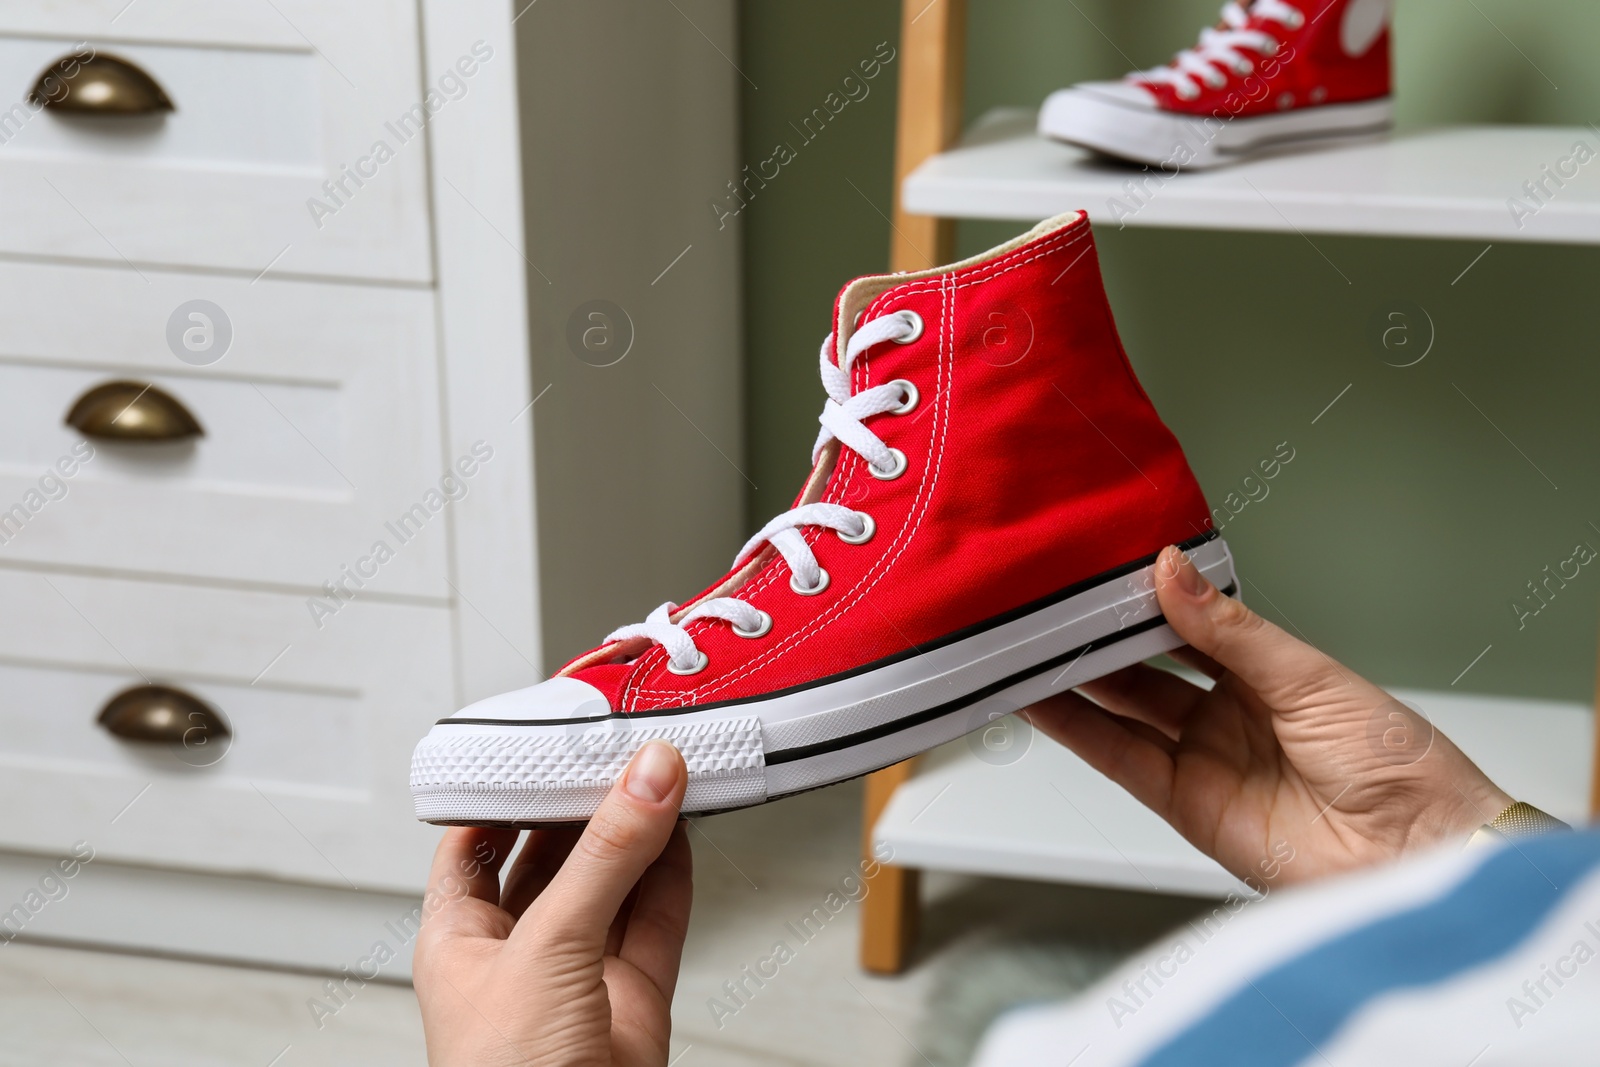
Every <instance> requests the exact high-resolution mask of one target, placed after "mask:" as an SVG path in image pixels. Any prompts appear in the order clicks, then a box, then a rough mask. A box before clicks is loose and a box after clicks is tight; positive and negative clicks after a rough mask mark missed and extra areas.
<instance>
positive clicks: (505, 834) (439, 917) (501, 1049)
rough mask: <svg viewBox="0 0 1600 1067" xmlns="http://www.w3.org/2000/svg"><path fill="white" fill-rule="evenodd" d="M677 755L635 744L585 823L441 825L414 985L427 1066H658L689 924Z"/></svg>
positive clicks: (683, 779) (682, 780) (657, 744)
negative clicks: (522, 834)
mask: <svg viewBox="0 0 1600 1067" xmlns="http://www.w3.org/2000/svg"><path fill="white" fill-rule="evenodd" d="M686 783H687V773H686V771H685V769H684V764H683V757H682V756H680V755H679V754H678V751H677V749H675V748H673V747H672V746H671V745H669V744H667V743H665V742H662V741H651V742H648V743H647V744H645V745H644V747H642V748H641V749H640V750H639V752H638V754H637V755H635V756H634V758H633V762H632V763H630V764H629V765H628V769H627V770H626V771H625V772H624V774H623V776H622V780H621V781H620V782H619V783H618V784H617V785H616V787H614V788H613V789H612V790H611V793H610V795H609V796H607V797H606V799H605V801H604V802H603V803H602V804H601V805H600V809H599V810H598V811H597V812H595V815H594V818H593V819H591V820H590V821H589V823H588V824H587V826H584V827H582V828H581V831H582V832H581V833H580V832H579V828H574V829H570V830H568V829H560V830H534V831H531V832H530V833H529V835H528V841H527V843H526V844H525V845H523V847H522V851H521V852H520V853H519V854H518V856H517V859H516V862H515V863H513V864H512V865H511V866H510V869H509V870H508V871H507V873H506V877H505V884H504V886H503V887H502V885H501V883H500V869H501V867H502V865H503V864H504V862H505V859H506V857H507V855H508V854H509V853H510V851H511V848H512V846H513V845H515V844H516V841H517V831H515V830H483V829H451V830H448V831H446V833H445V837H444V840H443V841H441V842H440V843H439V851H438V853H437V854H436V855H435V856H434V862H433V874H432V875H431V877H430V878H429V888H428V892H427V896H426V898H425V899H424V905H423V911H424V916H425V917H424V920H423V926H422V933H421V935H420V936H419V937H418V939H417V951H416V966H415V972H416V975H415V977H416V988H417V1000H418V1001H419V1002H420V1003H421V1005H422V1023H423V1028H424V1030H425V1031H426V1033H427V1039H428V1062H429V1063H430V1064H431V1065H432V1067H484V1065H499V1064H506V1065H510V1064H518V1065H525V1064H526V1065H543V1064H557V1063H560V1064H586V1065H587V1064H626V1065H630V1067H631V1065H635V1064H639V1065H643V1064H665V1063H666V1062H667V1038H668V1036H669V1035H670V1034H671V1030H672V1020H671V1009H672V991H673V987H674V986H676V985H677V981H678V962H679V959H680V957H681V956H682V953H683V939H684V935H685V934H686V933H687V931H688V927H689V904H690V899H691V897H692V893H693V891H692V888H691V885H690V862H691V861H690V855H689V841H688V838H687V837H686V836H685V832H684V827H683V824H681V823H679V822H678V806H679V805H680V804H681V803H682V802H683V791H684V788H685V786H686Z"/></svg>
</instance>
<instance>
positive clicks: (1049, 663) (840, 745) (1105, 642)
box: [766, 584, 1237, 767]
mask: <svg viewBox="0 0 1600 1067" xmlns="http://www.w3.org/2000/svg"><path fill="white" fill-rule="evenodd" d="M1236 591H1237V589H1236V587H1235V586H1234V585H1232V584H1229V586H1228V587H1227V588H1226V589H1224V590H1222V595H1223V596H1233V594H1234V593H1235V592H1236ZM1166 621H1167V617H1166V616H1165V615H1157V616H1156V617H1155V618H1153V619H1146V620H1145V621H1144V622H1141V623H1139V624H1138V625H1137V626H1129V627H1128V628H1127V629H1125V630H1118V631H1117V632H1116V633H1114V634H1107V635H1106V636H1105V637H1097V638H1095V639H1094V640H1093V641H1088V642H1085V643H1084V644H1081V645H1079V646H1078V647H1077V648H1071V649H1068V650H1067V651H1065V652H1063V653H1061V654H1060V655H1058V656H1051V657H1050V658H1049V659H1047V660H1044V661H1042V662H1039V663H1036V664H1034V665H1033V666H1032V667H1027V668H1024V669H1023V670H1020V671H1017V672H1016V673H1015V674H1012V675H1008V676H1007V677H1005V678H1001V679H1000V680H999V681H997V682H990V683H989V684H988V685H985V686H979V687H978V688H977V689H974V690H973V691H972V692H970V693H968V694H966V695H965V696H959V697H956V698H955V699H954V700H947V701H945V702H944V703H943V704H939V705H936V706H935V707H931V708H927V709H925V710H923V711H919V712H915V713H913V714H911V715H906V716H903V717H901V718H899V719H895V720H894V721H893V722H886V723H883V724H882V725H879V726H873V727H870V728H869V729H866V730H858V731H857V732H855V733H853V734H846V735H844V736H843V737H835V738H830V739H829V740H827V741H818V742H816V743H815V744H810V745H797V746H795V747H794V748H785V749H780V750H778V751H777V752H768V753H767V754H766V762H767V766H768V767H773V766H777V765H778V764H781V763H793V762H795V761H796V760H803V759H810V758H811V757H812V756H822V755H826V754H827V753H830V752H839V751H842V750H843V749H847V748H854V747H855V746H857V745H864V744H866V743H868V742H869V741H876V740H878V739H879V738H880V737H888V736H889V735H891V734H897V733H899V732H900V731H902V730H909V729H910V728H911V727H913V726H921V725H922V724H923V723H925V722H932V721H933V720H934V719H938V718H943V717H944V716H946V715H949V714H951V713H953V712H957V711H960V710H961V709H962V708H966V707H971V706H972V705H973V704H976V703H977V702H978V701H980V700H984V699H986V698H988V697H991V696H993V695H994V694H996V693H998V692H1000V691H1001V690H1003V689H1009V688H1011V687H1012V686H1014V685H1016V684H1017V683H1019V682H1025V681H1027V680H1028V679H1030V678H1035V677H1037V676H1039V675H1041V674H1044V673H1045V672H1046V671H1052V670H1054V669H1055V668H1057V667H1059V666H1061V665H1062V664H1064V663H1065V664H1070V663H1074V662H1076V661H1077V660H1078V659H1079V658H1081V657H1083V656H1087V655H1088V654H1089V653H1091V652H1098V651H1099V650H1100V649H1103V648H1110V647H1111V646H1112V645H1115V644H1118V643H1119V642H1122V641H1125V640H1127V639H1128V638H1130V637H1134V636H1137V635H1138V634H1142V633H1148V632H1149V631H1151V630H1154V629H1155V628H1156V627H1157V626H1163V625H1165V624H1166Z"/></svg>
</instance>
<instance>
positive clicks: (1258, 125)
mask: <svg viewBox="0 0 1600 1067" xmlns="http://www.w3.org/2000/svg"><path fill="white" fill-rule="evenodd" d="M1393 124H1394V104H1393V103H1392V102H1391V101H1390V99H1389V98H1388V97H1383V98H1381V99H1378V100H1367V101H1363V102H1361V103H1359V104H1323V105H1318V106H1314V107H1303V108H1298V109H1296V110H1293V111H1283V112H1279V113H1277V114H1270V115H1256V116H1252V117H1249V118H1227V117H1222V118H1215V117H1211V116H1196V115H1179V114H1175V113H1173V112H1170V111H1159V110H1156V109H1153V108H1147V107H1140V106H1138V105H1135V104H1129V103H1126V102H1123V101H1118V100H1114V99H1112V98H1110V97H1108V96H1103V95H1101V94H1099V93H1096V92H1094V91H1093V90H1086V89H1062V90H1060V91H1059V92H1055V93H1052V94H1050V96H1049V97H1048V98H1047V99H1046V100H1045V102H1044V107H1043V108H1042V109H1041V110H1040V112H1039V132H1040V133H1041V134H1043V135H1044V136H1046V137H1053V138H1055V139H1056V140H1058V141H1066V142H1067V143H1068V144H1075V145H1078V146H1079V147H1081V148H1089V149H1093V150H1094V151H1096V152H1100V153H1102V154H1104V155H1108V156H1115V157H1116V158H1118V159H1124V160H1129V161H1131V162H1134V163H1143V164H1146V165H1147V166H1151V167H1161V168H1163V169H1165V170H1167V171H1168V172H1171V173H1176V172H1177V171H1178V170H1180V169H1182V170H1204V169H1206V168H1208V167H1216V166H1220V165H1223V164H1226V163H1236V162H1239V161H1241V160H1244V159H1249V158H1252V157H1254V156H1261V155H1269V154H1276V153H1279V152H1289V151H1299V150H1303V149H1306V148H1311V147H1328V146H1331V145H1333V144H1344V143H1349V142H1352V141H1362V140H1371V139H1373V138H1376V137H1381V136H1383V135H1384V134H1385V133H1386V132H1388V130H1389V128H1390V127H1391V126H1392V125H1393Z"/></svg>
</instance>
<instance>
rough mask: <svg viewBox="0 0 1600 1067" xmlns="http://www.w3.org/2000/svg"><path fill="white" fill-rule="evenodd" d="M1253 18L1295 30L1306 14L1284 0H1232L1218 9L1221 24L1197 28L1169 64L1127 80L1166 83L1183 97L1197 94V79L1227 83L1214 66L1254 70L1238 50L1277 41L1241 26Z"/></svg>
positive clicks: (1265, 51) (1270, 46)
mask: <svg viewBox="0 0 1600 1067" xmlns="http://www.w3.org/2000/svg"><path fill="white" fill-rule="evenodd" d="M1253 18H1261V19H1271V20H1272V21H1273V22H1276V23H1278V24H1279V25H1281V26H1283V27H1284V28H1285V29H1288V30H1291V31H1292V30H1298V29H1299V28H1300V27H1301V26H1303V25H1305V21H1306V17H1305V15H1303V14H1301V13H1300V11H1299V9H1297V8H1295V7H1291V6H1290V5H1289V4H1286V3H1284V0H1255V3H1253V4H1251V5H1250V6H1249V8H1248V9H1247V8H1245V7H1242V6H1240V5H1239V4H1238V3H1237V2H1236V0H1229V3H1228V4H1227V5H1226V6H1225V7H1224V8H1223V9H1222V26H1223V28H1218V27H1215V26H1208V27H1206V28H1205V29H1204V30H1201V31H1200V44H1199V45H1198V46H1197V47H1195V48H1186V49H1184V50H1183V51H1182V52H1179V53H1178V54H1177V55H1176V56H1174V57H1173V58H1172V65H1170V66H1165V67H1156V68H1155V69H1154V70H1145V71H1140V72H1138V73H1136V74H1130V75H1128V78H1129V80H1133V81H1144V82H1155V83H1157V84H1159V85H1170V86H1172V87H1173V89H1174V90H1176V91H1177V94H1178V95H1179V96H1180V97H1182V98H1183V99H1185V100H1193V99H1194V98H1195V97H1197V96H1199V95H1200V85H1199V83H1200V82H1204V83H1205V84H1206V85H1207V86H1209V87H1210V88H1212V89H1220V88H1222V87H1223V86H1224V85H1226V84H1227V83H1228V79H1227V76H1226V75H1225V74H1223V73H1222V71H1220V70H1219V69H1217V68H1218V67H1227V68H1228V69H1229V70H1231V71H1233V72H1234V73H1235V74H1237V75H1239V76H1240V77H1246V76H1248V75H1249V74H1250V73H1251V72H1253V71H1254V70H1255V63H1254V61H1252V60H1251V59H1250V58H1249V57H1248V56H1246V55H1244V54H1243V53H1241V52H1240V51H1239V49H1241V48H1248V49H1250V50H1251V51H1254V52H1257V53H1260V54H1262V55H1269V56H1270V55H1273V54H1275V53H1276V52H1277V51H1278V40H1277V38H1275V37H1273V36H1272V35H1271V34H1270V33H1264V32H1262V31H1261V30H1252V29H1245V27H1246V26H1247V25H1248V24H1249V22H1250V20H1251V19H1253Z"/></svg>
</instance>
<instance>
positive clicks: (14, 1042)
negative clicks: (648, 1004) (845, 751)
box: [0, 785, 1190, 1067]
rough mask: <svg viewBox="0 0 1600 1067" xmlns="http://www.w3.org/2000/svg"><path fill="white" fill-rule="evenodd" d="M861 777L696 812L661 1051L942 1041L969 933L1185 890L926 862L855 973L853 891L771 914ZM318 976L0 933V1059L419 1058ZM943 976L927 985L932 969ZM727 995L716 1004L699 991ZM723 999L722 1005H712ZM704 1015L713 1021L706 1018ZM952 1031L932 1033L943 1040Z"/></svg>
mask: <svg viewBox="0 0 1600 1067" xmlns="http://www.w3.org/2000/svg"><path fill="white" fill-rule="evenodd" d="M859 803H860V797H859V787H858V786H856V785H848V786H840V787H837V788H834V789H828V790H823V791H819V792H816V793H811V794H807V795H805V796H801V797H796V798H793V799H791V800H787V801H784V802H782V803H779V804H773V805H769V806H766V807H763V808H758V809H753V810H751V811H747V812H738V813H734V814H731V815H725V816H718V817H714V818H710V819H706V820H704V821H700V822H697V823H696V824H695V829H694V830H692V831H691V836H692V838H693V840H694V847H695V863H696V897H695V916H694V922H693V925H692V928H691V931H690V937H689V944H688V948H687V953H686V959H685V963H684V968H683V975H682V978H681V981H680V984H679V989H678V998H677V1004H676V1009H675V1012H674V1020H675V1033H674V1039H673V1054H674V1057H675V1059H674V1060H673V1064H674V1067H721V1065H724V1064H729V1065H731V1064H740V1065H749V1064H763V1065H764V1064H772V1065H806V1067H810V1065H819V1067H820V1065H832V1064H841V1065H842V1064H850V1065H852V1067H854V1065H859V1064H862V1063H870V1064H874V1065H895V1064H924V1063H927V1062H933V1061H937V1060H940V1059H941V1057H940V1054H939V1052H938V1051H937V1050H936V1049H934V1048H933V1046H932V1045H928V1048H927V1050H926V1051H924V1050H921V1049H919V1048H918V1047H917V1046H918V1044H928V1043H929V1042H933V1041H937V1040H938V1039H939V1035H937V1034H936V1033H932V1032H931V1031H930V1029H929V1027H930V1023H929V1018H928V1016H929V1012H928V1011H927V1002H928V1000H929V998H930V996H931V995H933V994H934V993H935V992H936V990H938V989H940V988H943V987H947V986H948V985H949V981H948V979H949V977H950V971H951V970H952V968H955V967H957V965H958V964H959V962H960V961H961V960H963V958H964V957H963V955H962V953H963V951H964V950H965V949H967V948H970V947H971V946H972V945H973V944H974V943H975V942H982V941H984V940H985V939H987V940H989V941H993V940H995V939H996V938H1002V937H1005V936H1010V937H1012V938H1014V939H1016V940H1017V941H1018V943H1036V942H1037V941H1038V940H1039V938H1040V937H1041V936H1045V937H1054V938H1057V939H1058V940H1059V939H1062V938H1064V939H1065V940H1066V941H1067V942H1072V941H1073V940H1074V939H1075V938H1081V939H1084V940H1086V941H1087V942H1103V941H1104V940H1105V938H1106V937H1107V930H1108V929H1114V930H1118V931H1120V933H1119V934H1118V935H1117V939H1118V940H1119V943H1123V944H1136V943H1138V942H1139V941H1140V940H1142V939H1144V938H1147V937H1150V936H1153V935H1154V934H1156V933H1157V932H1159V931H1160V930H1161V929H1163V928H1164V927H1165V926H1167V925H1169V924H1171V923H1174V922H1176V921H1178V920H1179V919H1180V918H1181V917H1182V915H1183V914H1184V913H1185V911H1186V910H1187V909H1188V907H1190V905H1189V904H1188V903H1186V902H1183V901H1179V900H1173V899H1168V898H1160V897H1153V896H1148V895H1141V894H1116V893H1111V892H1106V891H1090V890H1074V889H1069V888H1064V887H1053V886H1042V885H1032V884H1027V883H1017V882H1001V881H990V880H976V879H970V878H964V877H956V876H945V877H942V878H941V877H935V878H930V879H929V882H928V885H927V889H926V897H927V905H926V908H925V924H924V925H925V932H924V936H923V939H922V950H921V954H920V956H919V959H918V963H917V965H916V966H915V967H913V968H912V969H911V970H910V971H909V972H908V973H907V974H906V975H903V976H900V977H897V978H893V979H881V978H871V977H868V976H866V975H864V974H862V973H861V971H860V970H859V968H858V967H857V966H856V962H855V953H856V939H857V932H858V922H859V909H858V907H857V906H855V905H853V904H852V905H850V906H848V907H846V908H845V909H844V910H843V911H842V912H840V913H839V914H838V915H837V916H836V917H835V918H833V919H831V920H830V921H829V922H828V923H827V925H826V926H824V927H823V928H822V929H821V930H820V932H818V933H816V934H815V935H812V936H811V937H810V940H806V941H802V940H801V939H800V938H799V937H797V936H796V934H795V932H794V931H793V930H791V929H790V928H789V926H788V925H786V924H795V925H796V926H797V925H798V923H799V920H800V919H801V917H802V916H805V915H807V914H809V913H810V912H811V911H812V909H813V908H814V907H817V906H819V905H821V904H822V902H823V899H824V898H825V897H826V896H827V894H828V893H829V891H830V890H832V889H835V888H837V887H838V885H839V883H840V880H841V879H843V878H845V877H846V876H847V875H850V874H852V873H853V872H854V871H855V865H856V862H857V849H858V847H859V845H858V837H857V834H858V827H859V823H858V819H859V811H860V808H859ZM780 940H782V941H784V942H786V943H787V944H789V945H790V947H791V948H793V949H794V951H795V958H794V959H793V960H792V961H791V962H790V963H788V964H787V965H785V966H784V967H783V968H782V969H781V970H780V971H779V973H778V975H777V977H776V978H773V979H771V980H770V981H768V982H767V983H766V985H765V986H764V987H763V988H761V989H759V990H758V991H757V992H756V993H755V995H754V996H752V997H749V998H748V999H747V1001H746V1002H745V1003H744V1005H743V1006H740V1005H738V1004H737V1003H735V1002H734V1001H732V1000H731V999H730V998H729V997H728V995H727V993H726V992H725V990H724V989H723V984H724V983H725V982H728V981H730V980H734V979H738V978H739V977H740V969H741V968H742V967H743V966H745V965H747V964H753V963H754V962H755V961H756V960H757V959H758V958H760V957H763V956H766V955H768V954H769V953H770V952H771V950H772V947H773V944H774V942H776V941H780ZM322 981H323V979H321V978H318V977H314V976H311V975H303V974H286V973H279V972H270V971H258V970H249V969H244V968H232V967H222V966H214V965H208V964H199V963H191V962H183V961H175V960H162V959H149V958H144V957H138V956H129V955H118V954H111V953H101V952H90V951H83V950H79V949H68V948H57V947H50V946H41V945H27V944H22V943H14V944H9V945H0V1033H3V1034H4V1035H5V1037H4V1039H0V1064H3V1065H7V1067H9V1065H13V1064H18V1065H20V1064H27V1065H30V1067H32V1065H39V1064H63V1063H70V1064H74V1065H83V1067H99V1065H102V1064H104V1065H107V1067H146V1065H149V1067H189V1065H201V1064H204V1065H208V1067H209V1065H227V1067H309V1065H320V1064H328V1065H334V1064H338V1065H343V1067H349V1065H365V1064H373V1065H383V1067H404V1065H411V1064H418V1065H420V1064H423V1063H425V1062H426V1061H425V1058H424V1054H423V1046H422V1029H421V1024H420V1022H419V1020H418V1016H417V1010H416V1004H415V1001H414V1000H413V998H412V994H411V990H410V989H409V987H402V986H380V985H376V984H374V985H369V986H367V987H366V988H364V989H362V990H361V991H360V992H359V993H357V995H356V996H355V998H354V999H353V1001H352V1002H351V1003H350V1004H349V1006H348V1007H346V1008H345V1010H343V1011H342V1012H340V1013H339V1014H338V1015H337V1016H335V1017H334V1018H332V1019H328V1020H326V1021H325V1024H324V1026H323V1027H322V1028H321V1029H320V1030H319V1029H318V1028H317V1026H316V1024H315V1022H314V1020H313V1018H312V1016H311V1013H310V1011H309V1009H308V1007H307V1001H308V999H310V998H312V997H315V996H317V995H318V994H319V992H320V989H321V984H322ZM941 981H943V986H941ZM714 999H715V1000H717V1001H720V1002H721V1003H722V1004H723V1005H725V1006H726V1007H727V1008H729V1009H737V1010H735V1011H734V1012H733V1013H732V1014H731V1015H730V1014H728V1013H726V1012H721V1013H718V1012H714V1011H713V1008H714V1007H715V1005H714V1004H713V1003H712V1001H713V1000H714ZM718 1014H721V1018H720V1019H719V1018H717V1015H718ZM719 1024H720V1025H719ZM945 1044H946V1045H948V1042H946V1043H945Z"/></svg>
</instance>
